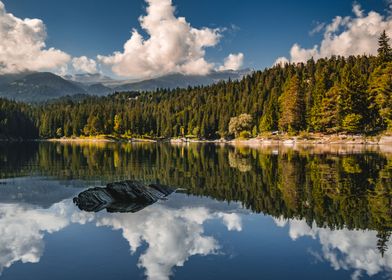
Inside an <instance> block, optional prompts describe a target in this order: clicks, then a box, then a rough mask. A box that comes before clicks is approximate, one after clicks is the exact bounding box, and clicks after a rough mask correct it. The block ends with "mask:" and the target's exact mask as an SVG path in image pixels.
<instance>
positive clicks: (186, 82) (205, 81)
mask: <svg viewBox="0 0 392 280" xmlns="http://www.w3.org/2000/svg"><path fill="white" fill-rule="evenodd" d="M249 73H251V70H249V69H245V70H241V71H223V72H212V73H210V74H208V75H206V76H197V75H191V76H190V75H182V74H171V75H167V76H163V77H159V78H155V79H150V80H145V81H140V82H134V81H129V80H128V81H127V80H115V79H112V78H110V77H107V76H104V75H102V74H76V75H67V76H64V77H60V76H57V75H55V74H53V73H49V72H23V73H17V74H5V75H0V97H4V98H7V99H12V100H16V101H24V102H43V101H48V100H51V99H58V98H61V97H65V96H75V95H87V94H88V95H98V96H104V95H108V94H111V93H114V92H123V91H152V90H156V89H158V88H170V89H172V88H177V87H179V88H187V87H189V86H191V87H193V86H200V85H205V86H207V85H211V84H213V83H217V82H218V81H221V80H228V79H232V80H238V79H241V78H242V77H243V76H244V75H246V74H249Z"/></svg>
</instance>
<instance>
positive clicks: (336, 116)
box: [0, 32, 392, 139]
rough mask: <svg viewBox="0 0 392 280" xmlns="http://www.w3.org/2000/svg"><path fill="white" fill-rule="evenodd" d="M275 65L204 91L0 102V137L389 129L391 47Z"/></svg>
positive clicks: (382, 42) (383, 43) (383, 40)
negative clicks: (352, 54)
mask: <svg viewBox="0 0 392 280" xmlns="http://www.w3.org/2000/svg"><path fill="white" fill-rule="evenodd" d="M389 40H390V39H389V38H388V36H387V35H386V33H385V32H383V33H382V34H381V35H380V37H379V40H378V43H379V48H378V55H377V56H367V55H361V56H350V57H341V56H332V57H330V58H324V59H319V60H317V61H315V60H313V59H310V60H309V61H307V62H306V63H296V64H294V63H290V64H286V65H275V66H274V67H272V68H267V69H265V70H263V71H255V72H253V73H252V74H250V75H247V76H245V77H244V78H243V79H241V80H239V81H231V80H229V81H221V82H219V83H217V84H214V85H211V86H198V87H193V88H187V89H180V88H177V89H171V90H169V89H158V90H156V91H154V92H141V93H138V92H121V93H114V94H112V95H110V96H107V97H93V96H86V97H84V98H78V99H74V98H72V97H70V98H63V99H61V100H57V101H55V102H53V101H52V102H48V103H46V104H38V105H37V104H35V105H34V104H30V105H27V104H22V103H15V102H12V101H7V100H4V99H2V100H0V108H1V111H0V136H1V137H3V138H4V137H8V138H37V137H39V138H59V137H72V136H74V137H80V136H98V135H114V136H123V137H139V138H172V137H192V138H199V139H219V138H233V137H245V138H246V137H256V136H258V135H260V134H262V133H267V132H272V131H281V132H284V133H290V134H293V135H294V134H298V133H300V132H321V133H326V134H328V133H349V134H358V133H360V134H373V135H374V134H380V133H383V132H386V131H391V130H392V49H391V47H390V44H389Z"/></svg>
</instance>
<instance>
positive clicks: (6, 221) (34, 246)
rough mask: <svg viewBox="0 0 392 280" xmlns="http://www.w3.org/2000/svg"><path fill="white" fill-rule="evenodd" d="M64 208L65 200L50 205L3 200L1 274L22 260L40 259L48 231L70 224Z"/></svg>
mask: <svg viewBox="0 0 392 280" xmlns="http://www.w3.org/2000/svg"><path fill="white" fill-rule="evenodd" d="M68 206H69V205H68ZM64 209H65V205H64V204H61V203H60V204H57V205H54V206H52V207H51V208H50V209H37V208H34V207H32V206H27V205H16V204H0V217H1V218H0V274H1V272H2V271H3V269H4V268H8V267H10V266H11V265H12V264H13V263H15V262H18V261H21V262H22V263H37V262H39V260H40V258H41V256H42V254H43V251H44V247H45V246H44V242H43V238H44V233H45V232H47V233H54V232H57V231H59V230H61V229H63V228H64V227H66V226H67V225H68V224H69V221H68V219H67V218H66V215H65V212H64Z"/></svg>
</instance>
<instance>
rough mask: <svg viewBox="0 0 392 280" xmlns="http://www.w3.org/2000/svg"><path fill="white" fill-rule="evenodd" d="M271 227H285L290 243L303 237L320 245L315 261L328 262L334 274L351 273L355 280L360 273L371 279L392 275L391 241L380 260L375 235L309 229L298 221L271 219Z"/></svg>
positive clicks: (366, 232)
mask: <svg viewBox="0 0 392 280" xmlns="http://www.w3.org/2000/svg"><path fill="white" fill-rule="evenodd" d="M283 221H284V222H285V223H284V224H283ZM275 223H276V224H277V225H278V226H282V225H285V224H288V225H289V236H290V238H291V239H292V240H297V239H299V238H303V237H310V238H312V239H316V240H318V241H319V243H320V245H321V252H320V254H317V255H318V257H320V258H321V259H322V260H325V261H327V262H329V263H330V265H331V267H333V269H335V270H352V271H353V273H352V279H359V278H360V277H361V275H363V274H364V273H366V274H367V275H368V276H369V277H372V276H374V275H376V274H377V273H380V272H382V271H386V272H387V273H388V274H390V273H391V272H392V251H391V246H392V241H391V240H389V241H388V243H387V245H388V248H389V249H388V250H387V251H386V252H385V254H384V257H382V256H381V254H380V252H379V251H378V249H377V232H376V231H371V230H348V229H346V228H343V229H339V230H331V229H329V228H320V227H317V226H316V224H315V223H313V225H312V226H309V225H308V224H307V223H306V221H305V220H299V219H291V220H284V219H275Z"/></svg>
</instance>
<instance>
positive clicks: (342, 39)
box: [275, 4, 392, 63]
mask: <svg viewBox="0 0 392 280" xmlns="http://www.w3.org/2000/svg"><path fill="white" fill-rule="evenodd" d="M353 14H354V15H353V16H346V17H341V16H336V17H335V18H334V19H333V20H332V21H331V23H330V24H328V25H326V26H325V27H323V30H324V36H323V39H322V41H321V42H320V44H318V45H314V46H313V47H311V48H303V47H301V45H299V44H298V43H295V44H294V45H293V46H292V48H291V50H290V61H291V62H293V63H297V62H306V61H307V60H308V59H310V58H312V57H313V58H314V59H319V58H324V57H330V56H332V55H341V56H349V55H363V54H367V55H375V54H376V53H377V44H378V42H377V39H378V37H379V36H380V34H381V32H382V31H383V30H386V32H387V34H388V35H389V36H392V18H391V17H386V16H383V15H381V14H379V13H377V12H375V11H370V12H369V13H367V14H366V13H365V12H364V11H363V10H362V8H361V6H360V5H359V4H354V5H353ZM280 60H282V58H280ZM275 63H276V62H275Z"/></svg>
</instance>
